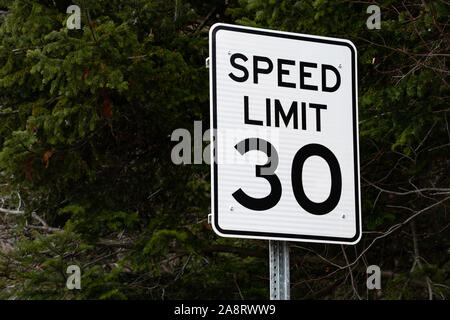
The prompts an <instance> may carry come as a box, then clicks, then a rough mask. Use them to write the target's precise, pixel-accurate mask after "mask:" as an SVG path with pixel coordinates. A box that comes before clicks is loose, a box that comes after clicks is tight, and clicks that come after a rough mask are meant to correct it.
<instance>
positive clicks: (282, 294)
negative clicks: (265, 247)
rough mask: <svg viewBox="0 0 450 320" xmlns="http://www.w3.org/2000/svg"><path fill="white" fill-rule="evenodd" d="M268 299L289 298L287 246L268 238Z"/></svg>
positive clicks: (283, 242) (284, 242)
mask: <svg viewBox="0 0 450 320" xmlns="http://www.w3.org/2000/svg"><path fill="white" fill-rule="evenodd" d="M269 268H270V300H290V298H291V291H290V274H289V246H288V243H287V241H275V240H269Z"/></svg>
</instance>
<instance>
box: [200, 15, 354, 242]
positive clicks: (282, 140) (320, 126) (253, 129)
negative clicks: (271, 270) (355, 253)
mask: <svg viewBox="0 0 450 320" xmlns="http://www.w3.org/2000/svg"><path fill="white" fill-rule="evenodd" d="M209 45H210V49H209V50H210V62H211V67H210V94H211V128H214V130H213V133H212V135H213V137H212V138H213V139H214V141H213V146H214V148H212V150H213V152H214V155H213V157H212V159H213V160H214V162H213V164H212V166H211V167H212V171H211V176H212V211H213V221H212V222H213V223H212V224H213V229H214V231H215V232H216V233H217V234H219V235H221V236H225V237H239V238H252V239H274V240H286V241H305V242H325V243H346V244H354V243H356V242H358V241H359V239H360V237H361V215H360V211H361V210H360V187H359V156H358V155H359V150H358V105H357V73H356V48H355V46H354V45H353V44H352V43H351V42H350V41H348V40H343V39H335V38H327V37H319V36H311V35H303V34H296V33H288V32H280V31H272V30H265V29H257V28H249V27H242V26H235V25H227V24H215V25H214V26H213V27H212V28H211V30H210V42H209Z"/></svg>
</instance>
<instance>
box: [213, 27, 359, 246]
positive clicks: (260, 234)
mask: <svg viewBox="0 0 450 320" xmlns="http://www.w3.org/2000/svg"><path fill="white" fill-rule="evenodd" d="M212 28H214V29H213V30H212V32H211V36H210V41H211V42H212V43H211V51H212V52H211V72H212V79H210V81H211V83H212V93H213V94H212V99H213V110H212V111H213V112H212V117H213V128H214V131H215V132H217V131H216V130H217V81H216V78H217V75H216V34H217V32H218V31H220V30H229V31H235V32H242V33H251V34H256V35H262V36H269V37H277V38H285V39H292V40H301V41H310V42H319V43H326V44H332V45H339V46H345V47H348V48H349V49H350V52H351V60H352V61H351V65H352V102H353V103H352V104H353V106H352V115H353V159H354V171H355V174H354V176H355V200H356V201H355V213H356V219H355V220H356V234H355V235H354V236H353V237H352V238H342V237H327V236H314V235H299V234H288V233H271V232H257V231H239V230H224V229H222V228H220V227H219V213H218V192H219V190H218V185H217V183H218V182H217V177H218V167H217V162H216V161H215V160H216V159H217V155H218V147H217V138H218V137H216V139H214V142H213V144H214V149H213V150H214V156H213V157H212V161H213V175H214V186H213V188H214V191H213V192H214V219H213V221H214V222H213V223H214V227H215V228H216V229H217V231H219V232H220V233H222V234H224V235H227V236H233V235H235V236H236V237H239V236H247V237H252V236H254V237H269V238H280V239H282V238H285V239H292V241H301V240H307V241H310V242H313V240H319V241H324V242H327V241H329V242H337V243H353V242H355V241H356V240H358V238H359V237H360V234H361V229H360V221H359V220H360V212H359V211H360V210H359V200H360V199H359V187H360V186H359V164H358V122H357V119H356V117H357V116H356V111H357V101H356V70H355V65H356V51H355V49H354V48H353V46H352V45H350V44H349V43H348V42H345V41H339V40H337V39H336V40H331V39H323V38H312V37H304V36H301V35H296V34H292V33H278V32H276V31H271V30H265V29H260V30H258V29H247V28H242V27H239V26H231V25H224V24H220V25H218V26H213V27H212ZM255 239H258V238H255ZM259 239H261V238H259ZM294 239H295V240H294Z"/></svg>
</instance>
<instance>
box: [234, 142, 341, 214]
mask: <svg viewBox="0 0 450 320" xmlns="http://www.w3.org/2000/svg"><path fill="white" fill-rule="evenodd" d="M235 148H236V149H237V150H238V152H239V153H240V154H241V155H244V154H245V153H247V152H249V151H253V150H258V151H262V152H264V153H265V154H266V155H267V157H268V160H267V163H266V164H264V165H256V173H255V175H256V177H258V178H264V179H266V180H267V181H268V182H269V184H270V187H271V191H270V193H269V195H267V196H266V197H263V198H253V197H250V196H249V195H247V194H246V193H245V192H244V191H242V189H241V188H239V189H238V190H237V191H235V192H234V193H233V194H232V195H233V197H234V198H235V199H236V201H237V202H239V203H240V204H241V205H243V206H244V207H246V208H248V209H251V210H255V211H264V210H268V209H271V208H273V207H274V206H275V205H276V204H277V203H278V202H279V201H280V199H281V193H282V191H281V182H280V179H279V178H278V176H277V175H276V174H275V170H276V169H277V167H278V152H277V150H276V149H275V148H274V147H273V146H272V144H270V142H268V141H266V140H264V139H260V138H247V139H245V140H242V141H241V142H239V143H238V144H237V145H235ZM312 156H319V157H321V158H322V159H324V160H325V161H326V162H327V163H328V166H329V167H330V173H331V190H330V194H329V196H328V198H327V199H326V200H325V201H323V202H314V201H311V200H310V199H309V198H308V197H307V196H306V194H305V190H304V187H303V179H302V178H303V165H304V163H305V161H306V159H308V158H309V157H312ZM263 171H264V172H263ZM291 181H292V189H293V191H294V196H295V199H296V200H297V202H298V204H299V205H300V206H301V207H302V208H303V209H305V210H306V211H308V212H309V213H311V214H315V215H324V214H327V213H329V212H331V211H332V210H333V209H334V208H335V207H336V206H337V204H338V203H339V200H340V198H341V192H342V175H341V168H340V166H339V162H338V160H337V159H336V156H335V155H334V154H333V152H331V150H330V149H328V148H326V147H324V146H323V145H320V144H315V143H312V144H307V145H305V146H304V147H302V148H301V149H300V150H298V151H297V153H296V154H295V156H294V160H293V161H292V170H291Z"/></svg>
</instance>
